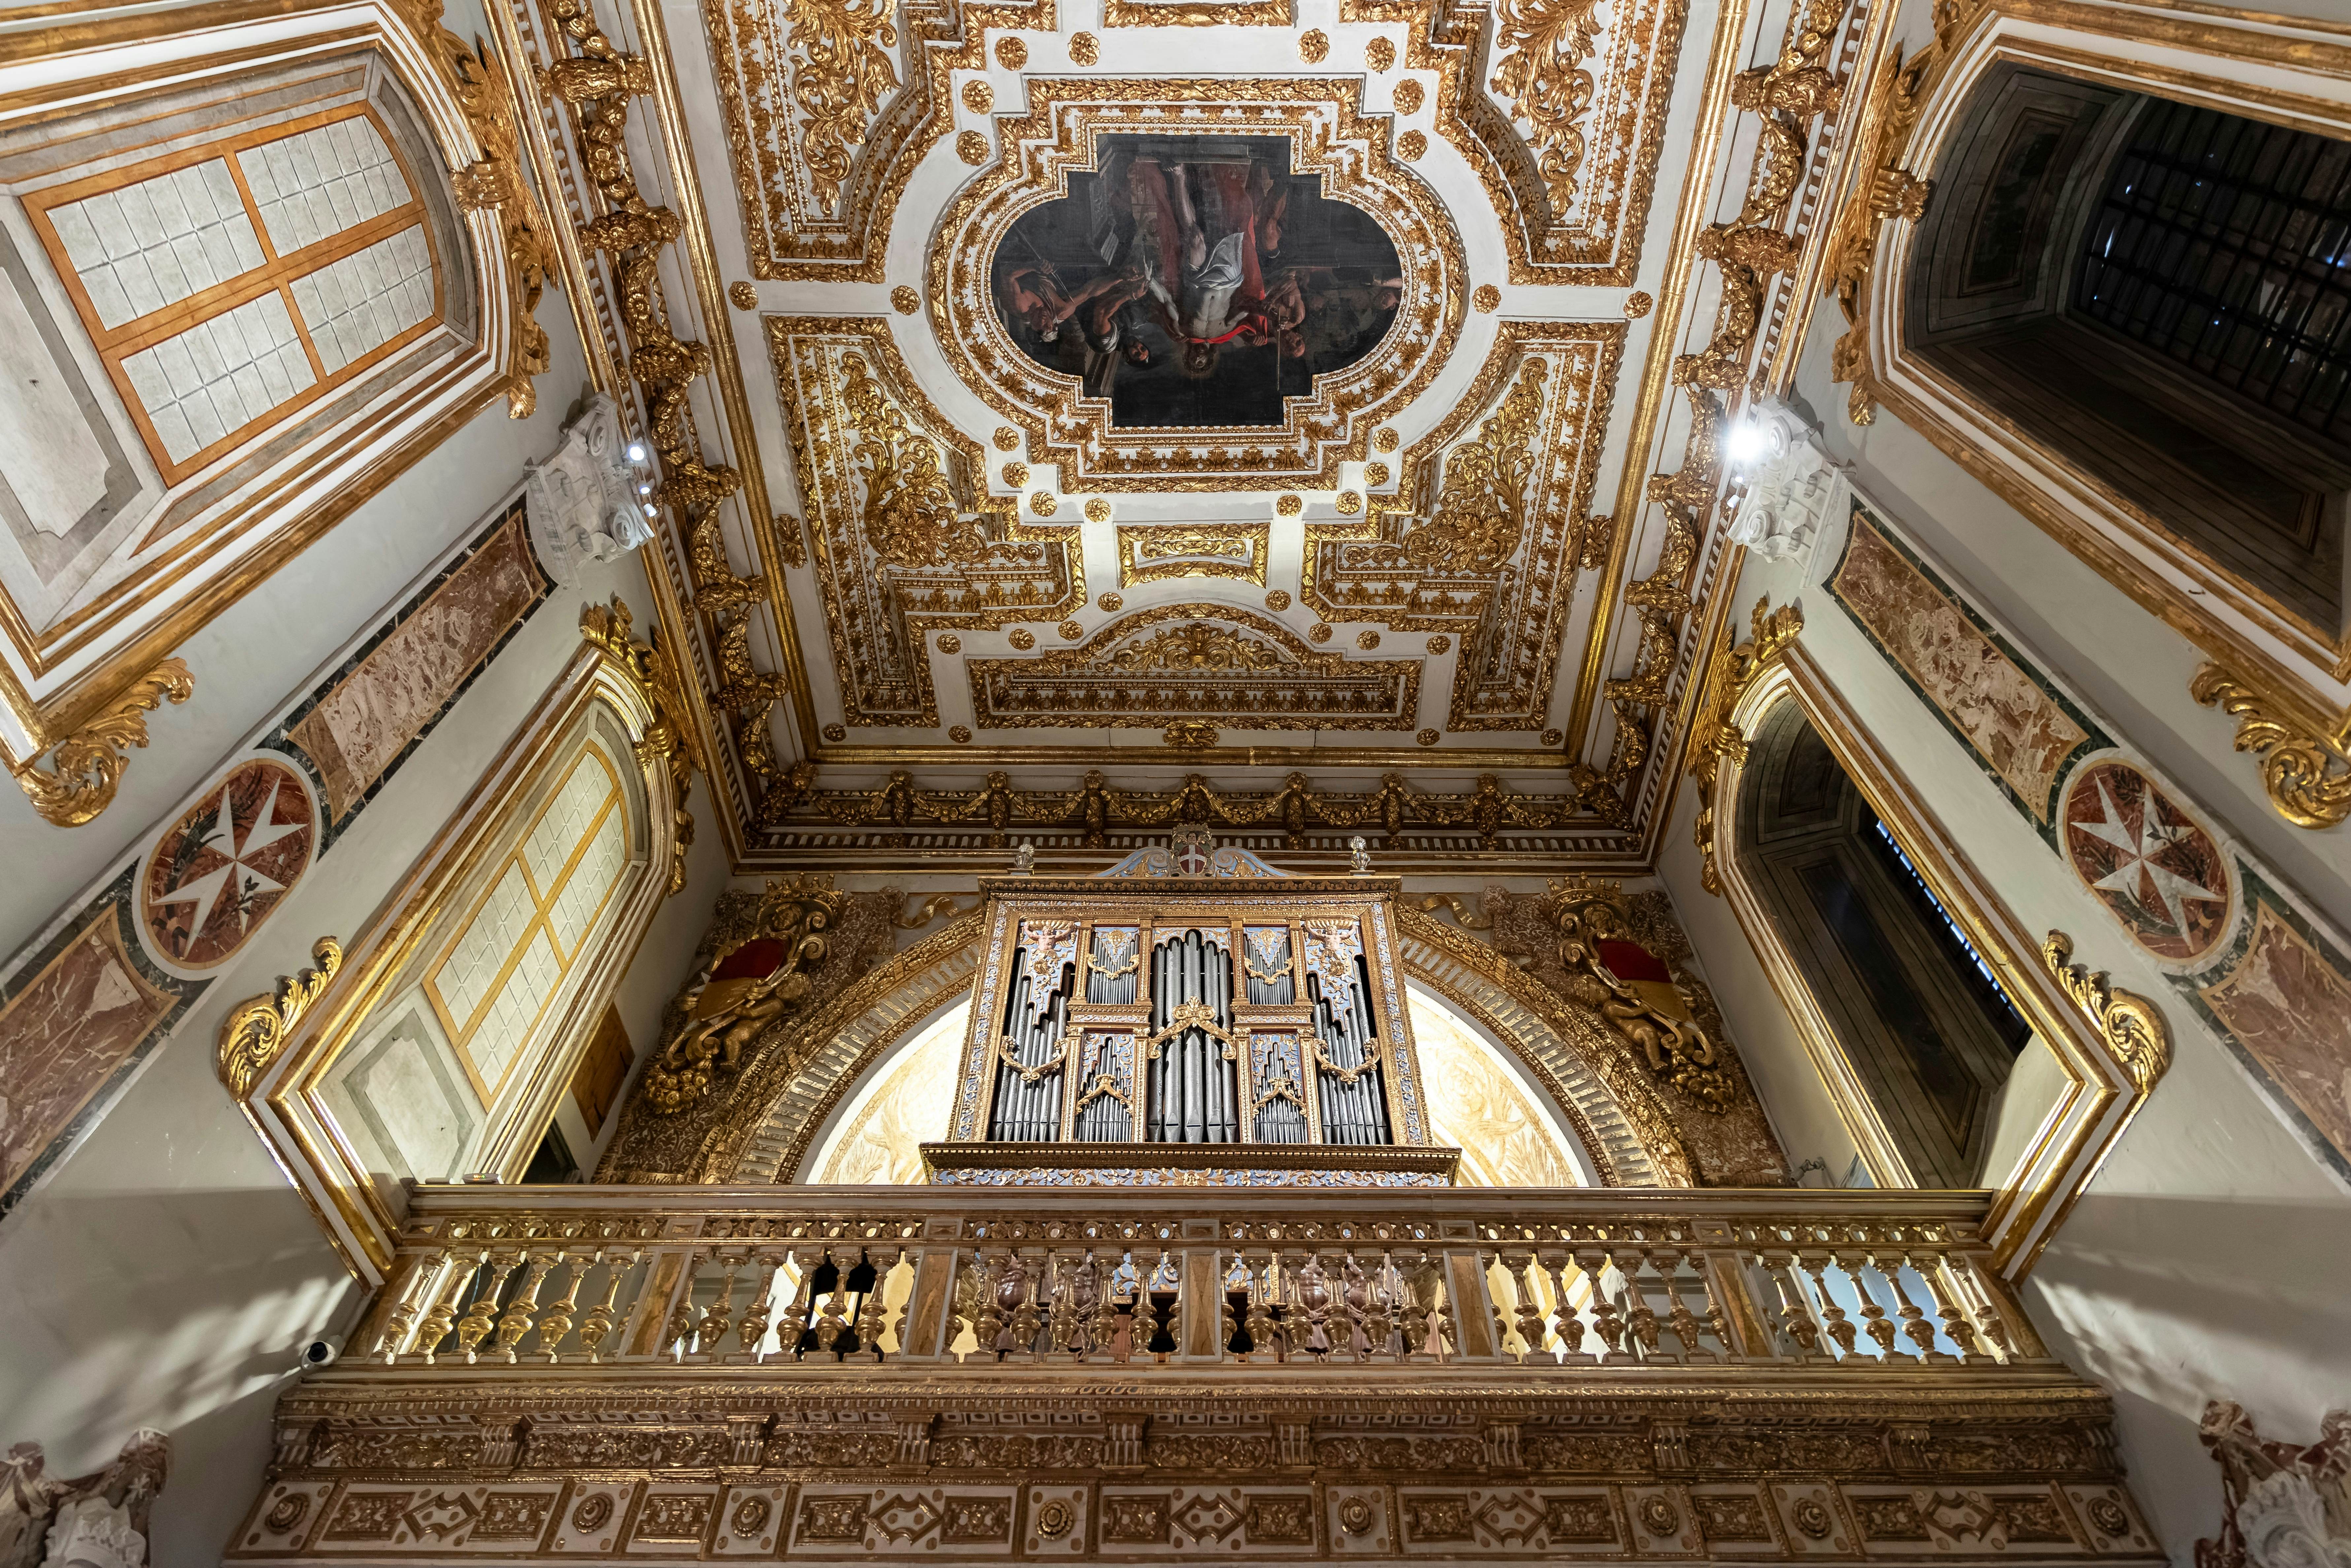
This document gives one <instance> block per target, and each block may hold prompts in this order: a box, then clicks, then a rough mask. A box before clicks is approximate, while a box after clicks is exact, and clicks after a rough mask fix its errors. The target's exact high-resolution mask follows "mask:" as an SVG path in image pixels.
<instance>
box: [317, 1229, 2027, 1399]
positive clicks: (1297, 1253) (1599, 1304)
mask: <svg viewBox="0 0 2351 1568" xmlns="http://www.w3.org/2000/svg"><path fill="white" fill-rule="evenodd" d="M1983 1201H1984V1200H1983V1198H1982V1197H1980V1195H1975V1194H1967V1193H1891V1192H1889V1193H1876V1192H1869V1193H1863V1192H1848V1191H1837V1192H1812V1191H1802V1190H1799V1191H1786V1192H1770V1193H1751V1194H1750V1193H1729V1192H1705V1191H1650V1190H1644V1191H1637V1192H1635V1191H1625V1190H1606V1189H1603V1190H1593V1191H1590V1192H1571V1193H1556V1192H1546V1193H1542V1194H1540V1195H1537V1194H1531V1193H1523V1192H1513V1191H1497V1190H1489V1189H1458V1188H1457V1189H1449V1190H1445V1191H1438V1192H1383V1193H1378V1194H1370V1193H1356V1192H1330V1191H1310V1190H1300V1189H1297V1188H1286V1189H1280V1190H1273V1191H1264V1190H1257V1191H1250V1190H1242V1191H1233V1190H1227V1189H1207V1188H1162V1189H1142V1188H1134V1189H1124V1190H1119V1191H1106V1190H1102V1189H1088V1190H1081V1191H1070V1192H1051V1193H1041V1192H1040V1193H1031V1192H1017V1193H1014V1192H1001V1191H998V1192H992V1193H971V1192H967V1191H955V1190H950V1189H941V1188H934V1187H915V1188H876V1187H845V1188H822V1187H774V1186H770V1187H756V1188H743V1187H708V1186H697V1187H691V1188H680V1189H668V1188H655V1189H647V1188H643V1187H633V1188H594V1187H558V1188H544V1189H517V1188H510V1187H484V1186H465V1187H427V1188H425V1189H423V1191H421V1192H420V1193H419V1194H418V1197H417V1201H416V1204H415V1207H414V1208H413V1211H412V1213H411V1216H410V1220H409V1224H408V1227H407V1229H406V1232H405V1234H404V1235H403V1237H402V1243H401V1259H400V1269H399V1271H398V1273H397V1274H396V1275H395V1277H394V1280H393V1282H392V1286H391V1287H390V1288H389V1289H388V1290H387V1291H385V1293H384V1295H383V1297H382V1299H381V1301H380V1302H379V1304H378V1307H377V1310H376V1312H374V1314H373V1315H372V1317H371V1320H370V1322H369V1323H368V1325H367V1327H366V1329H365V1330H364V1331H363V1333H362V1334H361V1335H360V1339H359V1340H358V1341H357V1342H356V1343H354V1345H353V1347H352V1349H353V1351H354V1352H356V1353H357V1354H360V1355H362V1356H364V1357H365V1358H366V1359H368V1360H369V1361H371V1362H373V1363H375V1364H380V1365H381V1364H391V1365H395V1366H401V1367H425V1366H434V1367H448V1366H482V1365H485V1364H507V1365H514V1366H517V1367H519V1366H547V1365H550V1364H551V1365H559V1366H562V1367H564V1368H566V1369H567V1370H568V1371H569V1372H573V1373H576V1372H578V1371H580V1369H582V1368H585V1367H588V1366H590V1365H607V1366H611V1367H614V1368H622V1367H630V1366H639V1367H642V1366H646V1365H650V1364H657V1363H658V1364H669V1365H673V1366H681V1367H724V1368H727V1369H730V1370H739V1369H740V1368H743V1367H746V1366H753V1365H758V1366H774V1367H778V1368H780V1367H782V1366H786V1365H789V1366H793V1367H796V1368H799V1369H801V1370H803V1371H817V1370H820V1369H822V1368H826V1367H844V1366H852V1365H856V1366H867V1367H871V1366H872V1365H874V1364H877V1363H879V1364H889V1363H892V1362H896V1363H900V1364H905V1365H908V1366H922V1367H925V1368H928V1369H932V1370H935V1369H937V1368H939V1367H941V1366H944V1365H953V1366H960V1367H965V1368H977V1367H981V1366H987V1367H998V1366H1002V1365H1008V1364H1038V1365H1050V1364H1065V1365H1083V1364H1092V1365H1110V1364H1115V1365H1117V1366H1118V1367H1119V1368H1120V1369H1121V1371H1122V1372H1123V1373H1125V1374H1129V1375H1135V1374H1140V1375H1149V1374H1151V1373H1153V1372H1155V1371H1157V1370H1159V1369H1169V1368H1182V1367H1187V1366H1189V1367H1198V1366H1204V1365H1212V1364H1230V1365H1233V1366H1236V1367H1239V1366H1249V1367H1269V1366H1274V1365H1279V1366H1281V1367H1285V1368H1295V1369H1301V1370H1302V1369H1321V1370H1324V1371H1328V1372H1332V1373H1334V1374H1337V1373H1338V1372H1339V1369H1342V1368H1351V1367H1359V1366H1362V1365H1364V1364H1380V1363H1401V1364H1426V1365H1431V1366H1462V1365H1473V1364H1474V1365H1479V1366H1483V1367H1487V1368H1489V1369H1490V1368H1491V1367H1492V1366H1494V1365H1495V1364H1505V1363H1507V1364H1515V1365H1518V1366H1520V1367H1522V1368H1525V1369H1527V1370H1529V1371H1531V1372H1535V1373H1538V1374H1541V1375H1544V1376H1546V1377H1552V1378H1562V1379H1573V1378H1574V1377H1575V1376H1576V1375H1579V1373H1581V1372H1583V1370H1585V1369H1592V1368H1606V1369H1610V1370H1612V1371H1615V1370H1622V1369H1635V1368H1672V1369H1674V1370H1675V1372H1676V1373H1677V1375H1687V1373H1688V1372H1689V1371H1691V1370H1693V1369H1700V1368H1716V1369H1723V1370H1729V1369H1734V1368H1737V1369H1761V1368H1771V1367H1799V1366H1801V1367H1804V1368H1806V1369H1808V1370H1823V1369H1828V1368H1834V1369H1836V1370H1838V1371H1841V1372H1852V1373H1857V1374H1877V1373H1885V1372H1888V1371H1893V1370H1897V1369H1905V1370H1909V1371H1912V1372H1936V1373H1949V1374H1953V1375H1970V1376H1972V1375H1981V1374H1984V1373H1986V1372H1997V1371H2001V1370H2004V1369H2007V1368H2011V1367H2030V1366H2033V1365H2035V1364H2039V1365H2043V1366H2045V1365H2047V1364H2048V1361H2047V1355H2046V1353H2045V1351H2044V1350H2043V1348H2042V1345H2041V1343H2040V1341H2039V1339H2038V1338H2037V1337H2036V1336H2035V1334H2034V1333H2033V1332H2032V1327H2031V1325H2030V1324H2029V1323H2028V1322H2026V1320H2025V1319H2024V1316H2023V1314H2022V1312H2021V1311H2020V1310H2019V1308H2018V1306H2017V1303H2016V1301H2015V1300H2014V1298H2013V1297H2012V1296H2011V1294H2010V1293H2009V1291H2007V1289H2006V1288H2005V1286H2004V1285H2003V1284H2002V1283H2001V1281H1999V1280H1998V1279H1997V1278H1996V1277H1995V1276H1994V1275H1993V1274H1992V1272H1991V1268H1990V1264H1989V1260H1988V1255H1987V1249H1985V1248H1984V1247H1983V1246H1982V1244H1981V1243H1980V1242H1979V1241H1978V1239H1977V1223H1978V1221H1979V1220H1980V1218H1981V1216H1982V1212H1983Z"/></svg>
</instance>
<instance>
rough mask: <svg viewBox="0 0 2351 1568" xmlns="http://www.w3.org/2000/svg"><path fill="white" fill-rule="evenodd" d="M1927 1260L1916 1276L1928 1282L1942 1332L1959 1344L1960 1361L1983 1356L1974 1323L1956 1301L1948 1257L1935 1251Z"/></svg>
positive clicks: (1957, 1299)
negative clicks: (1977, 1341)
mask: <svg viewBox="0 0 2351 1568" xmlns="http://www.w3.org/2000/svg"><path fill="white" fill-rule="evenodd" d="M1928 1263H1929V1265H1931V1266H1930V1267H1926V1268H1919V1269H1918V1277H1919V1278H1920V1279H1921V1280H1923V1281H1926V1282H1927V1289H1928V1292H1929V1293H1930V1294H1932V1295H1933V1297H1934V1298H1935V1316H1936V1317H1937V1318H1938V1319H1940V1320H1941V1322H1942V1325H1943V1336H1944V1337H1945V1338H1946V1339H1949V1341H1950V1342H1951V1343H1953V1344H1955V1345H1957V1346H1959V1356H1958V1358H1957V1359H1959V1361H1961V1362H1971V1361H1977V1360H1980V1359H1983V1358H1984V1350H1983V1347H1982V1346H1981V1345H1979V1344H1978V1343H1976V1325H1975V1324H1973V1323H1971V1322H1969V1321H1968V1314H1967V1311H1966V1309H1965V1308H1963V1307H1962V1306H1961V1305H1960V1304H1959V1291H1957V1290H1956V1289H1954V1288H1953V1281H1952V1279H1951V1267H1950V1260H1949V1258H1947V1257H1945V1256H1944V1255H1943V1254H1942V1253H1939V1252H1934V1253H1929V1254H1928ZM1913 1267H1914V1268H1915V1267H1917V1265H1915V1264H1914V1265H1913Z"/></svg>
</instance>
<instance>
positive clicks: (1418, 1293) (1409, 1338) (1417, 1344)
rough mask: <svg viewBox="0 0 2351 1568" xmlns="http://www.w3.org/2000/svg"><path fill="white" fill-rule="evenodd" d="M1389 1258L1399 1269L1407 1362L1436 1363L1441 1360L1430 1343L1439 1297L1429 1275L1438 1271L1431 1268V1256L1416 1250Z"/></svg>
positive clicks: (1399, 1303) (1399, 1253)
mask: <svg viewBox="0 0 2351 1568" xmlns="http://www.w3.org/2000/svg"><path fill="white" fill-rule="evenodd" d="M1389 1258H1390V1260H1391V1261H1392V1262H1393V1263H1394V1264H1395V1270H1396V1287H1397V1290H1396V1301H1397V1304H1398V1305H1399V1306H1400V1307H1401V1308H1402V1309H1403V1315H1404V1359H1405V1360H1406V1361H1408V1362H1411V1361H1434V1360H1436V1359H1437V1357H1436V1356H1435V1355H1434V1354H1432V1353H1431V1352H1430V1350H1429V1348H1428V1340H1429V1333H1430V1330H1431V1323H1432V1320H1433V1319H1434V1317H1435V1315H1436V1314H1435V1312H1434V1308H1435V1307H1436V1305H1437V1294H1436V1291H1434V1290H1433V1289H1431V1288H1430V1283H1431V1281H1430V1279H1429V1276H1431V1275H1433V1274H1434V1273H1435V1272H1436V1270H1433V1269H1431V1268H1429V1265H1428V1254H1427V1253H1426V1252H1423V1251H1421V1250H1419V1249H1412V1250H1410V1251H1404V1252H1392V1253H1390V1254H1389Z"/></svg>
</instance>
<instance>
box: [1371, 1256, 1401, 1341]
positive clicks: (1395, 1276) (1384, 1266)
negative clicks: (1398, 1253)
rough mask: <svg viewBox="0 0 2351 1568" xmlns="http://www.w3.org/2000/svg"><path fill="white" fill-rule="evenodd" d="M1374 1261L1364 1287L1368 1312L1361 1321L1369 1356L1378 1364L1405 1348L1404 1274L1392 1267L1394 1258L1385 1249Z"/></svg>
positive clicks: (1394, 1264)
mask: <svg viewBox="0 0 2351 1568" xmlns="http://www.w3.org/2000/svg"><path fill="white" fill-rule="evenodd" d="M1365 1288H1366V1289H1367V1290H1368V1291H1370V1292H1371V1302H1372V1310H1371V1312H1370V1313H1369V1314H1368V1315H1367V1316H1366V1317H1365V1318H1364V1330H1365V1332H1366V1333H1368V1334H1369V1336H1370V1339H1371V1354H1373V1356H1374V1357H1375V1358H1376V1359H1378V1360H1381V1361H1395V1360H1398V1359H1400V1358H1402V1357H1403V1355H1404V1354H1405V1351H1406V1350H1407V1349H1408V1348H1409V1347H1408V1346H1407V1344H1406V1343H1405V1333H1404V1326H1403V1322H1402V1316H1403V1312H1404V1307H1405V1300H1406V1297H1405V1285H1404V1271H1403V1270H1400V1269H1398V1268H1397V1267H1396V1262H1395V1258H1394V1257H1392V1256H1391V1255H1390V1254H1389V1253H1388V1252H1387V1251H1386V1249H1381V1250H1380V1251H1379V1252H1377V1253H1375V1254H1374V1262H1373V1265H1372V1270H1371V1275H1370V1278H1369V1280H1368V1281H1366V1286H1365Z"/></svg>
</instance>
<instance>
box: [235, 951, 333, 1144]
mask: <svg viewBox="0 0 2351 1568" xmlns="http://www.w3.org/2000/svg"><path fill="white" fill-rule="evenodd" d="M310 961H311V963H312V965H313V966H314V967H311V968H308V969H304V970H302V971H301V972H300V973H298V974H293V975H280V976H279V977H277V990H276V991H275V992H273V993H272V994H271V995H269V996H266V997H255V998H252V999H251V1000H250V1001H246V1002H241V1003H239V1004H238V1005H237V1006H235V1007H234V1008H231V1009H229V1015H228V1017H227V1018H226V1019H224V1020H222V1023H221V1032H220V1051H219V1054H218V1058H217V1060H216V1061H215V1063H214V1066H215V1068H216V1069H217V1071H219V1073H220V1081H221V1082H223V1083H224V1084H225V1085H227V1087H228V1092H230V1093H231V1094H233V1095H235V1097H236V1099H237V1100H238V1102H239V1103H243V1101H244V1100H245V1099H246V1096H247V1095H249V1094H251V1093H252V1092H253V1086H254V1085H255V1084H256V1083H257V1082H260V1080H261V1075H262V1074H263V1073H264V1072H266V1071H268V1070H269V1064H270V1063H271V1062H273V1061H277V1053H278V1052H279V1051H283V1050H285V1049H286V1037H287V1035H289V1034H291V1033H293V1032H294V1026H295V1025H296V1024H298V1023H299V1022H301V1021H302V1015H303V1014H304V1013H306V1012H308V1011H309V1010H310V1004H311V1003H312V1002H315V1001H317V1000H318V999H319V993H320V992H321V991H324V990H325V989H326V988H327V986H328V983H329V981H331V980H332V979H334V977H335V974H336V972H337V971H338V970H340V968H341V967H343V945H342V944H341V943H340V942H339V941H337V940H336V939H335V938H334V937H332V936H321V937H319V940H318V941H317V942H316V943H315V944H313V945H312V946H311V948H310Z"/></svg>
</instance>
